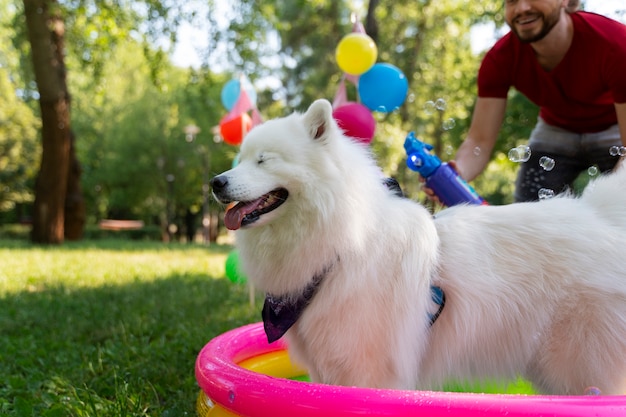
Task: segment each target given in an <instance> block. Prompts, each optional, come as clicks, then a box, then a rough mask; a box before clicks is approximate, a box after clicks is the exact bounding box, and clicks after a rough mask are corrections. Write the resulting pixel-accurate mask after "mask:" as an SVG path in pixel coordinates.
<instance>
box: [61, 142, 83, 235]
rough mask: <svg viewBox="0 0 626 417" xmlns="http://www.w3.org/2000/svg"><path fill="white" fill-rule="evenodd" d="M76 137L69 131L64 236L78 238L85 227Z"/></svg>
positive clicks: (80, 170) (80, 169)
mask: <svg viewBox="0 0 626 417" xmlns="http://www.w3.org/2000/svg"><path fill="white" fill-rule="evenodd" d="M75 145H76V138H75V136H74V132H72V131H70V162H69V170H68V173H67V191H66V195H65V238H66V239H67V240H80V239H82V238H83V231H84V229H85V200H84V199H83V193H82V191H81V188H80V175H81V173H82V168H81V166H80V163H79V162H78V159H77V158H76V146H75Z"/></svg>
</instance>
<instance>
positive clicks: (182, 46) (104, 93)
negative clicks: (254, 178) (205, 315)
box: [0, 0, 624, 243]
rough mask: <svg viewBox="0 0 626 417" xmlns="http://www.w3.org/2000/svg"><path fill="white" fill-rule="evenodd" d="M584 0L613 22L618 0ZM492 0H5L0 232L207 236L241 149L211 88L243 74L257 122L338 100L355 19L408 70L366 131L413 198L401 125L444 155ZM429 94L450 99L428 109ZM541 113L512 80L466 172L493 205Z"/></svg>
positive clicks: (487, 41)
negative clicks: (490, 134)
mask: <svg viewBox="0 0 626 417" xmlns="http://www.w3.org/2000/svg"><path fill="white" fill-rule="evenodd" d="M588 3H589V4H591V5H594V4H595V5H596V7H597V5H598V4H599V5H600V8H601V9H602V10H601V11H603V12H605V13H606V14H610V15H611V16H612V17H615V18H618V19H622V20H624V14H623V13H624V10H623V9H624V6H623V4H621V3H620V2H619V1H608V2H607V1H598V0H595V1H593V0H588V1H583V4H584V7H589V4H588ZM502 8H503V2H502V1H501V0H482V1H479V2H470V3H468V2H465V1H459V0H437V1H431V0H419V1H405V0H396V1H391V0H371V1H369V2H364V1H348V0H346V1H331V0H311V1H305V0H294V1H288V2H286V1H277V0H267V1H262V2H259V1H252V0H237V1H233V2H230V3H228V4H226V3H225V2H219V1H212V0H203V1H200V0H193V1H187V2H176V1H169V0H166V1H152V0H145V1H117V0H112V1H90V0H75V1H74V0H72V1H50V0H33V1H24V2H23V3H22V2H21V1H12V0H0V225H2V229H1V230H2V231H3V233H11V232H12V233H19V231H21V232H22V233H24V230H25V229H26V230H27V231H28V233H29V236H30V238H31V239H32V240H33V241H35V242H40V243H60V242H62V241H63V240H64V239H70V240H75V239H80V238H82V237H84V236H90V235H97V234H98V233H100V232H101V229H102V228H101V227H98V225H99V224H100V222H101V221H102V220H105V219H115V220H133V221H138V222H141V223H138V224H143V225H144V226H143V228H142V230H143V232H141V233H143V235H146V236H152V237H157V238H161V239H164V240H181V239H182V240H184V239H202V240H205V241H215V240H216V239H217V237H218V235H219V234H220V231H221V228H220V223H219V219H220V214H221V212H222V210H223V208H222V207H220V206H218V205H216V204H215V203H214V202H213V201H212V200H211V198H210V197H209V193H208V190H207V179H208V178H210V177H211V176H213V175H214V174H215V173H219V172H221V171H223V170H225V169H227V168H229V167H230V165H231V164H232V161H233V158H234V157H235V155H236V154H237V147H236V146H230V145H228V144H225V143H224V142H223V140H222V138H221V137H220V134H219V129H217V126H218V124H219V121H220V119H221V118H222V117H223V116H224V115H225V113H226V109H225V108H224V106H223V105H222V103H221V101H220V93H221V91H222V88H223V87H224V85H225V84H226V83H227V82H228V81H230V80H232V79H234V78H237V77H241V76H244V77H246V79H248V80H250V82H251V83H252V85H253V89H254V93H255V94H256V96H257V102H256V104H257V107H258V109H259V110H260V113H261V115H262V117H263V118H265V119H267V118H273V117H276V116H282V115H286V114H288V113H290V112H292V111H294V110H303V109H305V108H306V106H308V104H309V103H310V102H311V101H313V100H314V99H317V98H328V99H332V98H333V96H334V95H335V93H336V92H337V88H338V84H339V82H340V80H341V77H342V75H343V74H342V71H341V70H340V69H339V68H338V66H337V64H336V62H335V48H336V46H337V44H338V42H339V41H340V39H341V38H342V37H343V36H344V35H346V34H347V33H350V32H351V30H352V26H353V22H352V21H351V18H353V16H356V17H357V19H358V20H359V21H360V22H362V23H363V25H364V27H365V30H366V31H367V33H368V34H369V35H370V36H371V37H372V38H373V39H374V41H375V42H376V45H377V47H378V61H379V62H380V61H384V62H388V63H391V64H393V65H395V66H397V67H398V68H399V69H400V70H401V71H402V72H403V73H404V74H405V75H406V77H407V79H408V81H409V93H408V95H407V99H406V101H405V103H404V105H403V106H402V107H401V108H399V109H398V110H396V111H394V112H391V113H375V118H376V121H377V127H376V134H375V138H374V141H373V143H372V145H371V146H372V148H373V150H374V152H375V154H376V155H377V157H378V159H379V162H380V165H381V167H382V168H383V170H384V171H385V173H386V174H387V175H390V176H394V177H396V178H398V180H399V181H400V183H401V184H402V186H403V188H404V189H405V190H406V191H407V192H408V193H409V194H410V195H411V197H413V198H420V196H419V195H418V191H419V186H418V180H417V174H415V173H413V172H410V171H408V170H407V168H406V167H405V163H404V152H403V148H402V143H403V140H404V137H405V135H406V133H407V132H409V131H411V130H414V131H415V132H416V133H417V135H418V136H419V137H420V138H421V139H422V140H424V141H426V142H429V143H431V144H434V145H435V150H436V152H437V153H438V154H439V155H440V156H441V157H442V159H444V160H446V159H450V158H451V157H452V155H454V152H455V150H456V148H457V147H458V145H459V143H460V142H461V141H462V140H463V137H464V134H465V132H466V130H467V127H468V124H469V120H470V116H471V112H472V106H473V103H474V97H475V92H476V86H475V80H476V72H477V68H478V65H479V63H480V59H481V56H482V54H483V53H484V49H485V48H486V47H488V46H490V45H491V44H492V43H493V41H494V40H495V39H496V38H497V37H498V36H500V35H501V34H502V33H504V31H506V25H505V24H504V21H503V15H502ZM350 87H353V86H352V85H349V88H348V98H349V99H350V100H356V91H355V89H354V88H352V89H351V88H350ZM436 100H440V103H441V102H443V103H444V106H438V107H437V108H436V109H433V108H432V107H431V108H429V106H428V104H427V103H429V102H430V103H432V102H435V101H436ZM536 115H537V110H536V109H535V108H534V106H533V105H532V104H530V103H529V102H528V101H527V100H526V99H525V98H524V97H522V96H521V95H519V94H517V93H516V92H515V91H512V92H511V101H510V105H509V107H508V113H507V116H506V122H505V126H504V129H503V130H502V133H501V138H500V141H499V142H498V147H497V149H496V153H495V155H494V158H493V163H492V164H491V165H490V167H489V169H488V170H487V171H486V172H485V174H484V175H482V176H481V177H480V178H479V179H478V180H477V181H476V183H475V184H474V185H475V188H476V189H477V190H478V192H479V193H481V194H482V195H483V196H485V198H486V199H487V200H489V201H490V202H491V203H492V204H504V203H508V202H510V201H511V194H512V186H513V185H512V179H513V175H514V172H515V166H514V164H513V163H511V162H510V161H508V159H507V158H506V153H507V151H508V150H509V149H511V148H512V147H515V146H517V145H518V144H519V143H523V142H524V141H525V140H526V139H527V137H528V134H529V131H530V129H531V128H532V126H533V125H534V123H535V120H536ZM190 129H191V130H190ZM37 178H39V180H37ZM19 224H22V225H25V226H24V227H21V228H20V227H19V226H15V225H19ZM8 225H10V226H8ZM31 226H32V233H31V229H30V227H31ZM99 231H100V232H99ZM135 233H136V234H140V232H136V231H135Z"/></svg>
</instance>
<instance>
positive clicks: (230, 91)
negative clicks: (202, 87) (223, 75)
mask: <svg viewBox="0 0 626 417" xmlns="http://www.w3.org/2000/svg"><path fill="white" fill-rule="evenodd" d="M240 91H241V83H240V82H239V80H230V81H229V82H227V83H226V84H224V88H222V95H221V97H222V104H223V105H224V107H226V110H231V109H232V108H233V106H234V105H235V103H236V102H237V99H238V98H239V92H240Z"/></svg>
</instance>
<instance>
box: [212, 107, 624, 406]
mask: <svg viewBox="0 0 626 417" xmlns="http://www.w3.org/2000/svg"><path fill="white" fill-rule="evenodd" d="M220 178H221V180H222V182H223V183H224V184H222V185H224V187H223V189H220V190H219V192H217V191H214V194H215V195H216V198H218V200H220V201H222V202H229V201H234V200H237V201H248V200H253V199H255V198H258V197H259V196H261V195H263V194H264V193H267V192H269V191H271V190H273V189H275V188H277V187H284V188H286V189H287V190H288V191H289V197H288V198H287V200H286V201H285V203H284V204H282V205H281V206H280V207H278V208H277V209H276V210H274V211H272V212H270V213H267V214H265V215H263V216H261V217H260V219H259V220H258V221H256V222H254V223H252V224H250V225H248V226H246V227H243V228H242V229H240V230H238V231H237V236H236V239H237V246H238V249H239V251H240V259H241V261H242V267H243V268H244V270H245V272H246V273H247V276H248V277H249V279H250V280H251V281H252V282H253V283H254V285H255V286H256V287H257V288H259V289H261V290H262V291H264V292H268V293H271V294H274V295H292V296H294V297H297V296H298V295H299V294H300V293H301V292H302V290H303V288H305V287H306V286H307V284H309V282H310V280H311V279H312V277H313V276H315V275H316V274H319V273H320V271H323V270H325V269H329V272H328V274H327V276H326V278H325V280H324V281H323V283H322V285H321V287H320V289H319V291H318V293H317V294H316V295H315V297H314V298H313V300H312V302H311V304H310V305H309V306H308V307H307V308H306V309H305V311H304V313H303V315H302V316H301V318H300V319H299V320H298V322H297V323H296V324H295V325H294V326H293V327H292V328H291V329H290V330H289V331H288V332H287V334H286V337H287V338H288V343H289V350H290V353H291V355H292V357H293V358H294V360H295V361H297V362H299V363H301V364H303V365H304V366H305V367H306V368H307V369H308V370H309V372H310V376H311V378H312V380H313V381H318V382H322V383H328V384H335V385H354V386H367V387H382V388H400V389H414V388H420V389H436V388H440V387H441V385H442V384H443V383H444V381H446V380H448V379H450V378H453V379H457V380H482V379H490V380H493V379H513V378H515V377H516V376H517V375H522V376H524V377H526V378H527V379H529V380H530V381H531V382H532V383H533V384H534V386H535V387H536V389H537V390H538V391H540V392H543V393H547V394H582V393H583V391H584V389H585V388H586V387H588V386H597V387H599V388H600V389H601V391H602V393H603V394H623V393H626V268H625V264H624V261H623V259H624V258H623V257H624V254H625V253H626V252H625V251H626V168H624V167H622V168H620V169H618V170H617V172H616V173H614V174H612V175H608V176H604V177H601V178H599V179H598V180H596V181H594V182H593V183H592V184H591V185H589V186H588V187H587V189H586V190H585V192H584V193H583V195H582V196H581V197H580V198H573V197H569V196H566V197H555V198H552V199H549V200H543V201H541V202H536V203H520V204H512V205H507V206H457V207H453V208H449V209H446V210H444V211H442V212H440V213H439V214H438V215H437V216H436V218H435V219H433V218H432V216H431V215H430V214H429V213H428V211H427V210H426V209H425V208H423V207H422V206H420V205H419V204H417V203H415V202H412V201H410V200H408V199H405V198H400V197H397V196H394V195H392V193H391V192H389V191H388V190H387V188H386V187H385V186H384V185H383V184H382V177H381V173H380V170H379V169H378V168H377V166H376V164H375V162H374V160H373V159H372V157H371V155H370V154H369V152H368V150H367V149H366V148H365V147H364V146H362V145H360V144H358V143H355V142H352V141H351V140H349V139H347V138H345V137H344V136H343V135H342V133H341V131H340V130H339V129H338V127H337V125H336V124H335V122H334V121H333V118H332V110H331V106H330V104H329V103H328V102H327V101H325V100H318V101H316V102H314V103H313V104H312V105H311V106H310V108H309V109H308V110H307V112H306V113H305V114H297V113H294V114H292V115H291V116H288V117H285V118H281V119H276V120H271V121H268V122H266V123H264V124H262V125H260V126H258V127H256V128H254V129H253V130H252V131H251V132H250V133H249V134H248V136H247V137H246V139H245V141H244V143H243V145H242V148H241V154H240V162H239V164H238V165H237V166H236V167H235V168H233V169H232V170H229V171H227V172H225V173H223V174H222V175H221V176H220ZM431 285H437V286H439V287H441V288H442V289H443V290H444V291H445V294H446V298H447V302H446V306H445V308H444V310H443V312H442V314H441V316H440V318H439V319H438V320H437V321H436V322H435V324H434V325H433V326H432V327H429V323H428V311H429V310H431V307H430V303H431V301H430V298H431V293H430V286H431Z"/></svg>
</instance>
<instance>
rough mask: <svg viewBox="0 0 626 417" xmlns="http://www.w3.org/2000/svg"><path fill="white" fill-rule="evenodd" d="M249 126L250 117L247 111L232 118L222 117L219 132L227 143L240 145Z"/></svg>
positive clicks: (250, 124) (250, 125) (250, 126)
mask: <svg viewBox="0 0 626 417" xmlns="http://www.w3.org/2000/svg"><path fill="white" fill-rule="evenodd" d="M251 128H252V119H251V118H250V116H248V113H241V114H240V115H239V116H237V117H233V118H232V119H226V118H224V119H222V121H221V122H220V134H221V135H222V138H223V139H224V142H226V143H228V144H229V145H240V144H241V142H242V141H243V138H244V136H246V133H248V132H249V131H250V129H251Z"/></svg>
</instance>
